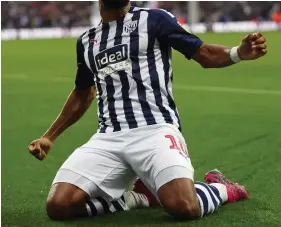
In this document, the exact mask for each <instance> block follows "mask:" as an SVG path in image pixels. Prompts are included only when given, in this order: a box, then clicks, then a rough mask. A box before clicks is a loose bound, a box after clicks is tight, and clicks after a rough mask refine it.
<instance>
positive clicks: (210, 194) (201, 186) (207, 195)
mask: <svg viewBox="0 0 281 227" xmlns="http://www.w3.org/2000/svg"><path fill="white" fill-rule="evenodd" d="M194 186H195V189H196V193H197V198H198V200H199V203H200V207H201V213H202V217H203V216H206V215H207V214H211V213H213V212H214V211H215V210H216V209H217V208H218V207H219V206H221V205H222V204H223V202H225V201H223V200H222V198H221V196H220V193H219V190H218V189H217V188H216V187H215V186H212V185H209V184H205V183H202V182H195V184H194Z"/></svg>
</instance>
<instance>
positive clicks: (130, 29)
mask: <svg viewBox="0 0 281 227" xmlns="http://www.w3.org/2000/svg"><path fill="white" fill-rule="evenodd" d="M137 26H138V21H137V20H134V21H131V22H128V23H126V24H125V25H124V31H125V32H127V33H131V32H133V31H134V30H135V29H136V28H137Z"/></svg>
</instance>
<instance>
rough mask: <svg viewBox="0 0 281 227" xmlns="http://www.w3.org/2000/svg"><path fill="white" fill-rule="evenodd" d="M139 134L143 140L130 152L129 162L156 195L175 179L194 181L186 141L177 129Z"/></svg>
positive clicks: (164, 128) (160, 128)
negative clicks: (161, 188)
mask: <svg viewBox="0 0 281 227" xmlns="http://www.w3.org/2000/svg"><path fill="white" fill-rule="evenodd" d="M139 135H140V137H141V138H140V139H139V140H138V142H135V146H134V147H132V149H131V150H130V151H129V154H131V155H130V156H129V157H128V159H129V161H128V162H129V163H130V165H131V166H133V168H134V171H135V172H136V174H137V175H138V176H139V177H140V178H141V179H142V180H143V182H144V183H145V184H146V185H147V187H148V188H149V189H150V190H151V191H152V192H153V193H154V194H155V195H157V191H158V190H159V189H160V187H162V186H163V185H164V184H166V183H168V182H170V181H172V180H175V179H180V178H184V179H190V180H191V181H193V175H194V169H193V167H192V164H191V160H190V157H189V155H188V151H187V147H186V143H185V140H184V138H183V136H182V135H181V133H180V132H179V131H178V130H177V129H176V128H175V127H174V126H169V125H166V126H159V127H157V126H156V127H150V128H149V129H146V131H145V132H141V133H139ZM132 136H133V135H132Z"/></svg>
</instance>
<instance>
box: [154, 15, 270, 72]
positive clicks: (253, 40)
mask: <svg viewBox="0 0 281 227" xmlns="http://www.w3.org/2000/svg"><path fill="white" fill-rule="evenodd" d="M154 15H155V17H156V19H155V21H156V24H157V26H156V28H155V30H156V36H157V38H158V40H159V41H160V43H161V44H164V45H167V46H170V47H172V48H173V49H175V50H177V51H179V52H181V53H182V54H183V55H184V56H185V57H186V58H187V59H194V60H195V61H196V62H198V63H199V64H200V65H201V66H202V67H204V68H222V67H227V66H230V65H233V64H234V63H236V62H238V61H240V60H255V59H257V58H260V57H262V56H264V55H265V54H266V53H267V48H266V39H265V37H264V36H263V35H262V34H261V33H259V32H257V33H254V34H249V35H247V36H245V37H244V38H243V39H242V41H241V43H240V45H239V46H237V47H230V48H229V47H226V46H222V45H216V44H207V43H203V42H202V41H201V40H200V39H199V38H198V37H197V36H195V35H193V34H191V33H189V32H187V31H186V30H185V29H183V28H182V27H181V26H180V25H179V24H178V22H177V20H176V18H175V17H174V16H173V15H172V14H170V13H168V12H165V11H163V10H156V11H154Z"/></svg>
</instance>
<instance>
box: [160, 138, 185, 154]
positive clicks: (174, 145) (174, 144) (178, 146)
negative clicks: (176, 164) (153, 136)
mask: <svg viewBox="0 0 281 227" xmlns="http://www.w3.org/2000/svg"><path fill="white" fill-rule="evenodd" d="M165 137H166V138H167V139H169V140H170V142H171V145H170V149H173V150H178V151H182V152H184V153H185V154H186V155H187V156H188V157H189V155H188V152H187V150H186V149H185V147H184V145H183V144H182V143H181V142H179V143H177V141H176V139H175V137H174V136H172V135H165Z"/></svg>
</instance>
